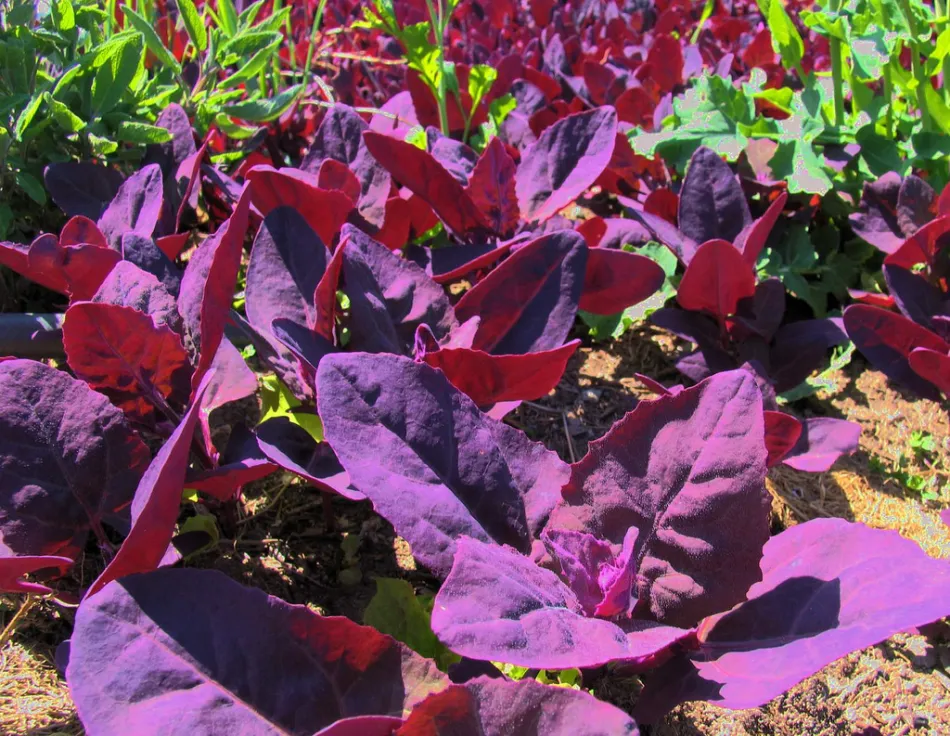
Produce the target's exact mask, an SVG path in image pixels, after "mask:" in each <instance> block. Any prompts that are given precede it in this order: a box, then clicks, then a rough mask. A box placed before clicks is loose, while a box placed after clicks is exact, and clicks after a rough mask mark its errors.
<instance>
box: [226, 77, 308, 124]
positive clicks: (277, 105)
mask: <svg viewBox="0 0 950 736" xmlns="http://www.w3.org/2000/svg"><path fill="white" fill-rule="evenodd" d="M302 88H303V85H302V84H295V85H294V86H293V87H288V88H287V89H285V90H284V91H283V92H281V93H280V94H279V95H277V96H276V97H273V98H271V99H269V100H248V101H247V102H240V103H238V104H237V105H227V106H226V107H225V108H224V112H226V113H227V114H228V115H231V116H232V117H236V118H240V119H241V120H247V121H250V122H252V123H264V122H267V121H268V120H273V119H274V118H277V117H280V116H281V115H282V114H283V113H284V112H285V111H286V110H287V109H288V108H289V107H290V106H291V105H292V104H293V103H294V100H295V99H296V98H297V94H298V93H299V92H300V90H301V89H302Z"/></svg>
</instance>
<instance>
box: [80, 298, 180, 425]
mask: <svg viewBox="0 0 950 736" xmlns="http://www.w3.org/2000/svg"><path fill="white" fill-rule="evenodd" d="M63 347H64V348H65V350H66V358H67V361H68V363H69V367H70V368H71V369H72V370H73V372H74V373H75V374H76V376H77V377H78V378H81V379H83V380H84V381H85V382H86V383H88V384H89V385H90V386H91V387H92V388H94V389H97V390H100V391H102V393H104V394H105V395H106V396H108V397H109V398H110V399H111V400H112V403H114V404H115V405H116V406H118V407H119V408H120V409H122V411H124V412H125V413H126V415H127V416H128V417H129V418H130V419H131V420H133V421H136V422H142V423H148V422H150V421H151V420H152V419H153V416H154V413H155V411H156V410H157V411H158V413H159V414H160V415H162V416H163V417H164V418H165V419H168V418H173V417H174V416H175V414H174V411H173V410H171V409H170V408H169V403H171V404H174V405H178V406H181V405H183V404H185V403H187V401H188V394H189V393H190V387H191V386H190V380H191V363H189V361H188V354H187V353H186V352H185V348H184V346H182V344H181V338H180V337H179V336H178V335H177V334H176V333H175V332H173V331H172V330H171V329H169V328H168V327H167V326H165V325H156V324H155V323H154V322H153V321H152V318H151V317H149V316H148V315H147V314H145V313H143V312H139V311H137V310H135V309H133V308H132V307H123V306H117V305H114V304H96V303H94V302H76V303H74V304H73V305H72V306H70V308H69V309H68V310H67V311H66V321H65V323H64V324H63Z"/></svg>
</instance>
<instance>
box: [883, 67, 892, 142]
mask: <svg viewBox="0 0 950 736" xmlns="http://www.w3.org/2000/svg"><path fill="white" fill-rule="evenodd" d="M884 99H885V100H887V117H886V118H885V120H884V129H885V132H886V133H887V137H888V138H893V137H894V81H893V80H892V79H891V65H890V63H889V62H888V63H887V64H885V65H884Z"/></svg>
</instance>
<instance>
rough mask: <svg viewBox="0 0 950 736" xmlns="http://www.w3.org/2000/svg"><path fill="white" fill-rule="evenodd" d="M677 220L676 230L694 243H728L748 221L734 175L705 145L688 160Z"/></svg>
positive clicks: (741, 192)
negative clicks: (722, 241) (718, 241)
mask: <svg viewBox="0 0 950 736" xmlns="http://www.w3.org/2000/svg"><path fill="white" fill-rule="evenodd" d="M678 219H679V228H680V230H682V231H683V233H684V234H685V235H686V236H687V237H688V238H690V239H692V240H694V241H695V242H697V243H705V242H706V241H708V240H725V241H727V242H729V243H732V242H733V241H734V240H735V239H736V236H737V235H739V233H740V232H742V229H743V228H744V227H746V226H747V225H748V224H749V223H751V222H752V215H751V214H749V206H748V205H747V204H746V200H745V194H744V193H743V191H742V187H741V186H740V185H739V180H738V179H737V178H736V175H735V174H733V173H732V169H731V168H730V167H729V164H727V163H726V162H725V161H723V160H722V159H721V158H720V157H719V154H717V153H716V152H715V151H713V150H711V149H709V148H706V147H705V146H703V147H700V148H698V149H696V153H694V154H693V156H692V158H691V159H690V160H689V167H688V168H687V169H686V178H685V179H684V180H683V188H682V190H681V191H680V206H679V218H678ZM769 229H771V228H769Z"/></svg>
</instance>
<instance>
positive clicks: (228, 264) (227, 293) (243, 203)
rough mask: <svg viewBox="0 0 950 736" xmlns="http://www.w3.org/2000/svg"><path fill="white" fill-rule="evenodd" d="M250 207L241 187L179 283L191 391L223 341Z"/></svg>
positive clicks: (179, 299) (189, 262)
mask: <svg viewBox="0 0 950 736" xmlns="http://www.w3.org/2000/svg"><path fill="white" fill-rule="evenodd" d="M250 204H251V197H250V189H249V188H247V187H245V188H244V189H243V190H242V192H241V198H240V199H239V200H238V203H237V204H236V205H235V207H234V212H233V213H232V214H231V217H230V218H228V220H227V221H226V222H224V224H222V225H221V227H219V228H218V231H217V232H216V233H215V234H214V235H212V236H211V237H210V238H208V239H207V240H206V241H205V242H204V243H202V244H201V246H200V247H199V248H198V250H197V251H196V252H195V253H194V255H192V257H191V260H190V261H188V267H187V268H186V269H185V275H184V276H183V277H182V280H181V293H180V295H179V297H178V311H179V313H180V314H181V316H182V319H183V321H184V325H185V334H186V337H187V340H188V343H186V347H188V348H189V350H190V351H191V352H192V354H193V355H194V356H195V373H194V375H193V376H192V381H191V385H192V390H193V391H194V390H195V389H196V387H197V386H198V383H199V382H200V381H201V379H202V378H203V377H204V374H205V373H206V372H207V371H208V368H209V367H210V366H211V362H212V361H213V360H214V357H215V355H216V354H217V352H218V346H219V345H220V344H221V340H222V339H223V338H224V325H225V323H226V322H227V320H228V314H229V313H230V311H231V300H232V299H233V297H234V285H235V283H236V282H237V276H238V270H239V269H240V267H241V254H242V253H243V252H244V234H245V233H246V232H247V224H248V211H249V209H250Z"/></svg>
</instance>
